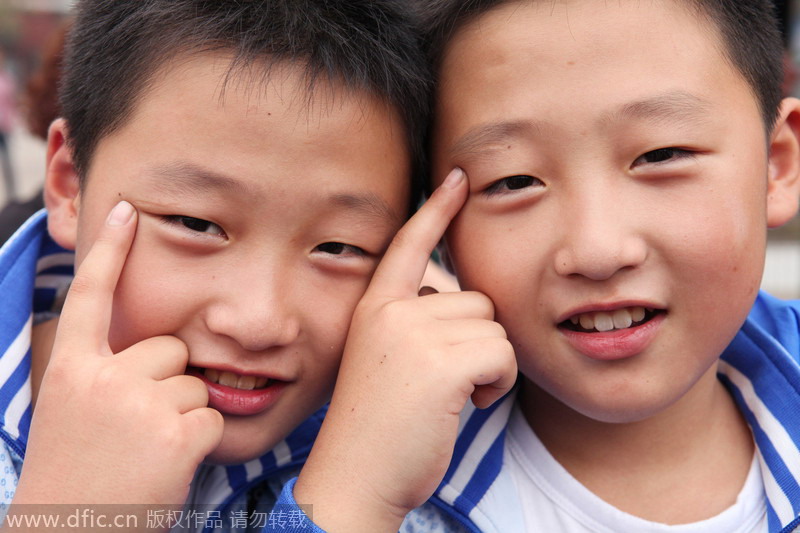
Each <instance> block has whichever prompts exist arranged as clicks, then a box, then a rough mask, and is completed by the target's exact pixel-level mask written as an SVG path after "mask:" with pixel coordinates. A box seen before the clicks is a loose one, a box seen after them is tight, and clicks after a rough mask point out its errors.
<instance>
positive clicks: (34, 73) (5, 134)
mask: <svg viewBox="0 0 800 533" xmlns="http://www.w3.org/2000/svg"><path fill="white" fill-rule="evenodd" d="M132 1H136V0H132ZM71 4H72V0H0V172H2V182H0V183H2V186H0V207H4V208H5V209H4V210H3V211H2V213H0V244H2V243H3V242H5V240H6V239H7V238H8V237H9V236H10V235H11V233H12V232H13V230H14V229H15V228H16V226H17V225H18V224H19V221H21V220H24V219H25V218H26V215H27V214H28V213H31V212H33V211H35V210H36V209H37V208H38V207H39V206H40V204H41V199H40V196H41V192H40V191H41V186H42V181H43V178H44V157H45V142H44V137H45V136H46V129H47V125H48V124H49V122H50V121H51V120H52V118H54V117H55V116H57V114H58V109H57V107H56V106H57V104H56V100H55V87H56V84H57V81H58V72H59V67H60V51H61V47H62V43H63V36H64V34H65V32H66V31H67V30H68V27H69V13H70V6H71ZM777 9H778V12H779V15H780V17H781V24H782V31H783V34H784V38H785V41H784V42H785V45H786V67H787V68H786V72H787V76H786V83H785V87H784V90H785V92H786V94H791V95H794V96H800V76H798V72H800V68H799V67H798V65H800V0H783V1H780V2H777ZM762 286H763V287H764V288H765V289H766V290H768V291H769V292H771V293H773V294H775V295H777V296H781V297H784V298H800V217H795V219H794V220H793V221H792V222H791V223H790V224H788V225H787V226H785V227H783V228H780V229H777V230H773V231H771V232H770V239H769V248H768V251H767V263H766V268H765V272H764V281H763V284H762Z"/></svg>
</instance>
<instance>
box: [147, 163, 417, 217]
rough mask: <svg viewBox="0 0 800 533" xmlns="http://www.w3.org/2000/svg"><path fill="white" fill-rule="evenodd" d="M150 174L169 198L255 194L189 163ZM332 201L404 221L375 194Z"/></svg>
mask: <svg viewBox="0 0 800 533" xmlns="http://www.w3.org/2000/svg"><path fill="white" fill-rule="evenodd" d="M150 174H151V175H152V176H153V177H156V178H158V179H156V180H154V188H155V189H156V190H157V191H158V192H161V193H163V194H168V195H174V194H178V195H180V194H185V193H187V192H189V193H208V192H212V191H225V192H233V193H235V194H240V195H252V194H254V191H253V190H252V187H250V186H249V185H247V184H245V183H242V182H240V181H238V180H235V179H233V178H230V177H228V176H225V175H223V174H220V173H218V172H214V171H213V170H210V169H207V168H205V167H202V166H200V165H196V164H194V163H191V162H188V161H178V162H175V163H167V164H164V165H157V166H154V167H151V168H150ZM328 201H330V202H331V203H332V204H333V205H334V206H337V207H342V208H344V209H348V210H352V211H358V212H361V213H363V214H365V215H367V216H370V217H374V218H377V219H381V220H385V219H389V220H391V221H392V222H394V223H398V224H399V223H402V222H403V218H402V216H401V215H400V213H397V212H396V211H395V210H394V209H392V208H391V207H390V206H389V204H388V203H386V201H385V200H384V199H383V198H380V197H379V196H377V195H375V194H363V195H358V194H346V193H340V194H333V195H331V197H330V198H329V199H328Z"/></svg>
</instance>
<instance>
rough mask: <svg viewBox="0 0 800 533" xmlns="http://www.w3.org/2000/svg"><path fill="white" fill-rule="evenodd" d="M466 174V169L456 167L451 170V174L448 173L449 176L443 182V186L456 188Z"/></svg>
mask: <svg viewBox="0 0 800 533" xmlns="http://www.w3.org/2000/svg"><path fill="white" fill-rule="evenodd" d="M464 176H465V174H464V171H463V170H461V169H460V168H458V167H456V168H454V169H453V170H451V171H450V174H448V175H447V177H446V178H445V179H444V181H443V182H442V187H447V188H450V189H455V188H456V187H457V186H458V184H459V183H461V180H463V179H464Z"/></svg>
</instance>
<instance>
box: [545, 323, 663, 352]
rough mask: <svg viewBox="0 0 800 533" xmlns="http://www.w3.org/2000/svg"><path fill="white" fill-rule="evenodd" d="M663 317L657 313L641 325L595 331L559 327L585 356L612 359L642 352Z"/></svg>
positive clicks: (655, 332)
mask: <svg viewBox="0 0 800 533" xmlns="http://www.w3.org/2000/svg"><path fill="white" fill-rule="evenodd" d="M664 317H665V314H664V313H659V314H658V315H656V316H654V317H653V318H652V319H650V320H648V321H647V322H645V323H644V324H642V325H641V326H636V327H634V328H626V329H616V330H614V331H605V332H597V333H585V332H582V331H572V330H569V329H565V328H560V329H561V332H562V333H563V334H564V337H565V338H566V339H567V341H568V342H569V343H570V344H571V345H572V347H573V348H575V349H576V350H577V351H579V352H580V353H582V354H583V355H585V356H586V357H589V358H591V359H597V360H599V361H614V360H617V359H626V358H628V357H633V356H635V355H638V354H640V353H642V352H643V351H644V350H645V348H647V346H648V345H649V344H650V343H651V342H652V341H653V338H654V337H655V336H656V334H657V333H658V329H659V327H660V326H661V324H662V323H663V322H664Z"/></svg>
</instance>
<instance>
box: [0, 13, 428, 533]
mask: <svg viewBox="0 0 800 533" xmlns="http://www.w3.org/2000/svg"><path fill="white" fill-rule="evenodd" d="M428 89H429V76H428V74H427V70H426V68H425V66H424V61H423V56H422V51H421V48H420V46H419V38H418V33H417V29H416V25H415V24H414V20H413V18H412V17H411V16H410V14H409V13H408V9H407V6H406V4H405V2H403V1H402V0H377V1H376V0H369V1H360V0H356V1H352V0H347V1H330V0H326V1H316V0H299V1H292V2H285V1H281V0H275V1H265V2H241V1H214V2H207V1H198V0H146V1H129V2H120V1H117V0H105V1H100V0H95V1H88V0H87V1H83V2H79V3H78V5H77V16H76V20H75V23H74V27H73V30H72V32H71V35H70V41H69V44H68V51H67V54H66V61H65V73H64V81H63V90H62V101H61V103H62V108H63V111H64V118H63V119H60V120H57V121H56V122H55V123H54V124H53V125H52V126H51V128H50V135H49V141H48V153H47V176H46V183H45V200H46V205H47V209H48V212H47V214H46V215H45V214H44V213H42V214H39V215H38V216H36V217H34V218H33V219H31V220H30V221H29V222H28V223H27V224H26V225H25V226H24V227H23V228H22V229H21V230H19V231H18V232H17V234H16V235H15V236H14V237H12V238H11V239H10V240H9V242H8V243H7V244H6V245H5V246H4V247H3V249H2V253H1V254H0V292H2V294H3V305H2V312H0V316H1V317H2V319H1V320H2V322H1V324H0V353H2V356H1V357H0V369H2V370H0V375H1V376H2V381H1V382H0V386H1V387H2V388H1V389H0V390H2V394H0V399H1V400H2V413H3V433H2V436H3V443H4V444H3V450H2V451H3V452H5V453H2V454H0V459H1V460H2V461H3V462H4V466H5V468H4V472H5V474H4V476H5V477H4V479H3V485H4V487H5V490H4V491H3V494H4V496H3V506H4V507H5V506H7V505H8V504H9V503H10V502H11V500H12V498H13V500H14V503H15V504H18V503H19V504H22V503H65V504H98V503H115V504H119V503H174V504H182V503H183V502H184V501H185V500H186V498H187V496H188V497H189V502H190V503H193V504H212V505H214V507H212V509H215V510H217V511H220V510H224V509H226V508H228V506H231V505H234V504H243V503H250V504H253V505H258V506H260V507H261V508H263V506H264V505H269V503H270V502H271V501H272V500H274V495H273V493H274V492H275V491H276V490H279V489H280V486H281V484H282V481H283V479H284V478H286V477H288V476H289V473H290V472H291V471H292V469H293V468H296V467H297V466H298V465H299V464H301V463H302V461H303V460H304V458H305V455H306V453H307V452H308V449H309V448H310V443H311V441H312V440H313V438H314V436H315V434H316V430H317V428H318V426H319V423H320V419H321V416H322V414H321V413H319V414H316V415H314V413H315V411H317V410H318V409H320V407H321V406H322V405H323V404H324V403H325V402H326V401H327V399H328V397H329V395H330V391H331V389H332V387H333V381H334V378H335V375H336V370H337V367H338V364H339V358H340V356H341V351H342V348H343V345H344V339H345V336H346V333H347V327H348V325H349V321H350V317H351V315H352V311H353V308H354V306H355V304H356V303H357V301H358V300H359V298H360V297H361V295H362V293H363V291H364V290H365V288H366V286H367V283H368V280H369V278H370V276H371V274H372V272H373V270H374V268H375V267H376V265H377V262H378V259H379V258H380V257H381V256H382V254H383V252H384V250H385V249H386V247H387V245H388V244H389V241H390V239H391V237H392V236H393V235H394V233H395V232H396V230H397V229H398V228H399V227H400V226H401V225H402V223H403V221H404V220H405V218H406V217H407V216H408V214H409V212H410V210H411V208H412V206H414V205H415V204H416V196H417V195H418V191H419V189H420V185H419V184H420V183H421V180H420V179H419V175H420V169H421V168H422V166H423V163H422V161H423V159H424V158H423V150H422V142H421V134H420V131H421V129H422V125H423V124H424V123H425V120H426V113H427V107H428V94H427V91H428ZM109 213H110V215H109ZM72 250H75V253H74V254H73V253H72ZM73 262H74V264H75V266H76V267H78V269H77V274H76V275H75V277H74V279H73V271H72V266H73ZM70 284H71V288H70ZM65 298H66V303H64V300H65ZM62 304H64V310H63V313H61V305H62ZM309 417H310V418H309ZM306 419H309V420H308V422H306V423H303V422H304V421H305V420H306ZM23 459H24V466H23ZM201 461H205V462H207V463H208V465H206V466H203V467H201V468H200V470H198V471H197V472H196V470H197V467H198V464H199V463H200V462H201ZM215 464H217V465H228V466H213V465H215ZM18 476H19V487H16V484H17V477H18ZM193 477H194V482H193V483H192V487H191V494H189V487H190V482H192V479H193ZM15 487H16V490H15ZM256 487H257V490H255V491H254V490H253V489H255V488H256ZM15 508H17V507H15ZM18 509H19V512H20V513H24V512H25V507H19V508H18ZM204 509H208V508H204ZM251 525H252V524H251ZM140 526H141V524H140Z"/></svg>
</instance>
